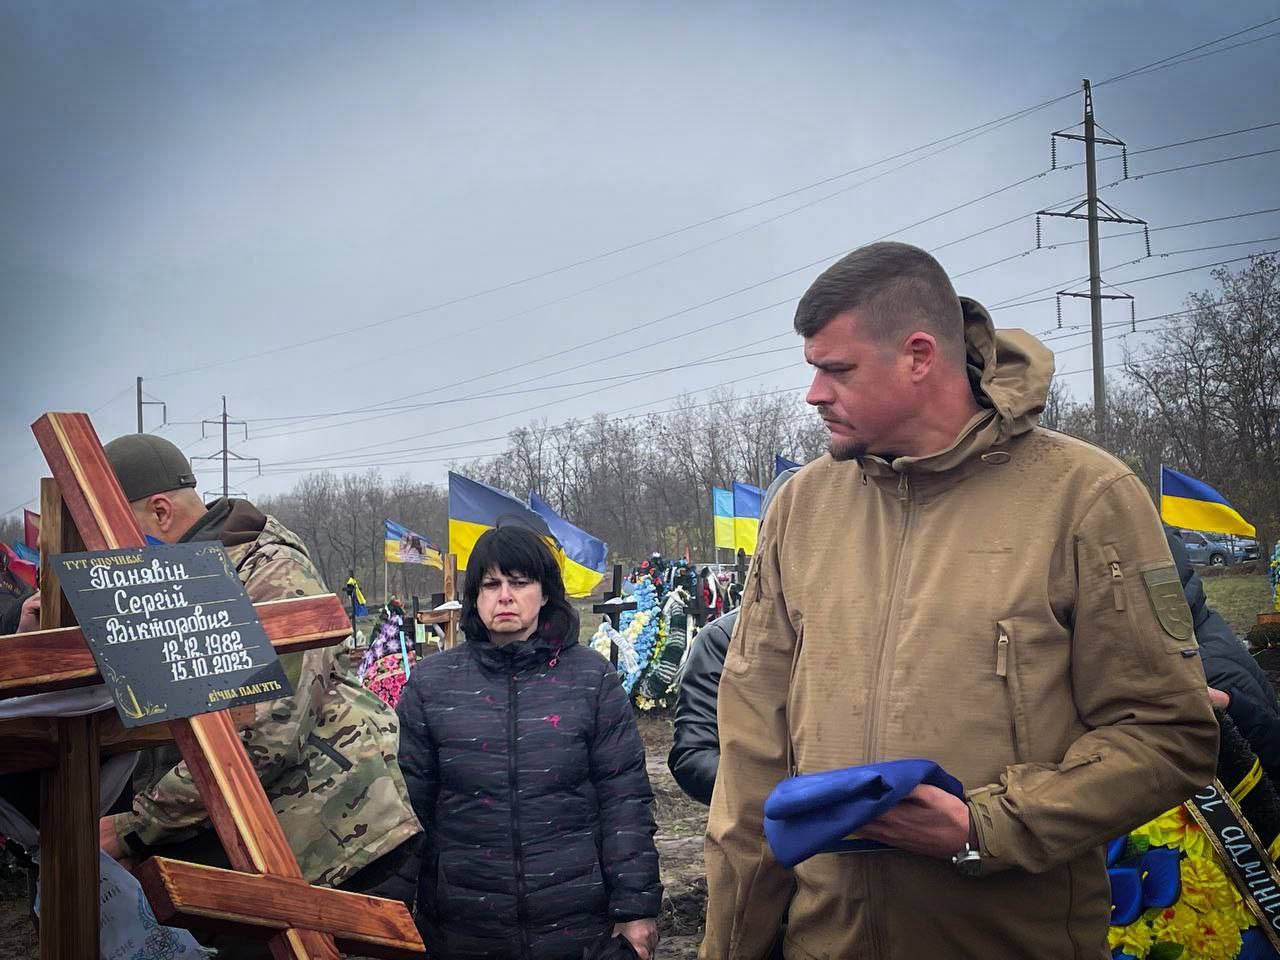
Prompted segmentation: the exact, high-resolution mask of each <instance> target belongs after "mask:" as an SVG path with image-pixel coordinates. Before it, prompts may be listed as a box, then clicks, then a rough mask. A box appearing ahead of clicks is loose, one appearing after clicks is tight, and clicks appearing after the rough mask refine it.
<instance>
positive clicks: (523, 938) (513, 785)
mask: <svg viewBox="0 0 1280 960" xmlns="http://www.w3.org/2000/svg"><path fill="white" fill-rule="evenodd" d="M510 671H511V672H510V673H508V674H507V784H508V790H509V791H510V803H511V857H512V862H513V863H514V864H515V868H516V922H517V923H519V925H520V957H521V960H530V958H531V957H532V955H533V951H532V948H531V947H530V945H529V921H528V917H527V915H526V913H527V905H526V903H525V888H524V844H523V842H522V841H521V838H520V791H519V789H518V787H517V779H518V773H517V771H518V770H519V764H518V763H517V762H516V744H517V742H518V741H519V739H520V738H519V735H518V733H517V731H516V724H517V723H518V721H519V708H520V696H519V693H518V692H517V689H516V667H515V664H514V663H513V664H511V666H510Z"/></svg>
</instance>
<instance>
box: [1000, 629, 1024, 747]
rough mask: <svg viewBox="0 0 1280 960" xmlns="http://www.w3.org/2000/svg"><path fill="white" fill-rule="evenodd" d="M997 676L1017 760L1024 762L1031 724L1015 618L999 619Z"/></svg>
mask: <svg viewBox="0 0 1280 960" xmlns="http://www.w3.org/2000/svg"><path fill="white" fill-rule="evenodd" d="M996 677H997V679H999V681H1000V682H1001V684H1002V685H1003V687H1004V696H1005V703H1006V704H1007V706H1008V709H1009V736H1010V739H1011V742H1012V743H1013V756H1014V761H1015V762H1016V763H1023V762H1025V761H1026V759H1027V756H1028V749H1027V747H1028V744H1027V737H1028V735H1029V724H1028V719H1027V713H1026V699H1025V697H1024V695H1023V693H1024V691H1023V688H1022V679H1021V677H1020V676H1019V674H1018V648H1017V645H1016V644H1015V643H1014V629H1013V621H1012V620H999V621H997V622H996Z"/></svg>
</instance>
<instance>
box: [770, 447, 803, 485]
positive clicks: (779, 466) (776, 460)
mask: <svg viewBox="0 0 1280 960" xmlns="http://www.w3.org/2000/svg"><path fill="white" fill-rule="evenodd" d="M802 466H804V464H802V463H796V462H795V461H794V460H788V459H787V458H786V457H784V456H783V455H782V454H780V453H775V454H774V455H773V478H774V479H775V480H776V479H778V477H780V476H782V475H783V474H784V473H786V472H787V471H788V470H797V469H799V468H800V467H802Z"/></svg>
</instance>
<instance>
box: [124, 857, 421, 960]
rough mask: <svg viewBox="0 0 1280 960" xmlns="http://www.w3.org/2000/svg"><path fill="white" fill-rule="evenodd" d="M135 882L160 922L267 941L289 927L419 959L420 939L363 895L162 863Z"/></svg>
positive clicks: (358, 949) (361, 949) (348, 948)
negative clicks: (332, 934)
mask: <svg viewBox="0 0 1280 960" xmlns="http://www.w3.org/2000/svg"><path fill="white" fill-rule="evenodd" d="M135 876H136V877H137V878H138V880H139V881H140V882H141V883H142V887H143V889H144V890H145V891H146V892H147V898H148V899H149V900H150V901H151V907H152V909H153V910H154V911H155V914H156V919H158V920H159V921H160V922H161V923H164V924H176V925H178V926H183V927H191V928H193V929H203V930H215V931H223V932H228V933H236V934H238V935H240V936H243V937H247V938H259V939H264V940H265V939H266V938H267V937H268V936H270V935H271V934H272V933H277V932H280V931H282V930H286V929H289V928H291V927H294V928H301V929H304V930H308V929H309V930H317V929H319V930H324V929H338V928H341V929H343V933H341V934H337V935H336V936H335V940H336V941H337V945H338V948H339V949H340V950H341V951H342V952H344V953H353V954H358V955H361V956H378V957H420V956H421V955H422V948H421V940H419V939H418V933H417V930H416V928H415V927H414V924H413V921H412V920H411V919H409V916H408V913H407V912H406V913H405V914H404V915H403V916H402V917H393V916H387V915H386V914H385V913H380V912H378V911H375V910H370V909H369V907H370V905H371V904H377V903H378V902H379V901H378V900H376V899H375V898H373V897H368V896H365V895H364V894H360V893H347V892H345V891H342V890H330V889H325V888H321V887H309V886H307V884H306V882H305V881H301V880H286V879H283V878H280V877H269V876H267V877H252V876H246V875H244V874H241V873H236V872H235V871H233V870H218V869H216V868H214V867H204V866H198V865H196V864H191V863H181V862H178V861H175V860H167V859H164V858H162V857H155V858H152V859H150V860H148V861H146V862H145V863H143V864H142V865H141V866H140V867H139V868H138V869H137V870H136V871H135Z"/></svg>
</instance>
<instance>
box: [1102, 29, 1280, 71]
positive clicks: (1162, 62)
mask: <svg viewBox="0 0 1280 960" xmlns="http://www.w3.org/2000/svg"><path fill="white" fill-rule="evenodd" d="M1273 23H1280V17H1272V18H1271V19H1270V20H1263V21H1262V22H1261V23H1255V24H1254V25H1253V26H1250V27H1245V28H1244V29H1242V30H1237V31H1235V32H1234V33H1228V34H1227V35H1226V36H1222V37H1217V38H1216V39H1213V40H1206V41H1205V42H1204V43H1201V44H1197V45H1196V46H1194V47H1191V48H1189V49H1187V50H1183V51H1182V52H1181V53H1174V54H1170V55H1169V56H1167V57H1161V58H1160V59H1159V60H1153V61H1151V63H1148V64H1144V65H1143V66H1141V67H1134V68H1133V69H1132V70H1127V71H1125V72H1124V73H1117V74H1116V75H1115V76H1113V77H1108V78H1107V79H1105V80H1100V81H1099V82H1097V83H1095V84H1094V87H1101V86H1102V85H1103V84H1107V83H1119V82H1120V81H1122V80H1128V79H1129V78H1130V77H1136V76H1139V75H1140V74H1144V73H1155V72H1156V71H1157V70H1163V69H1165V68H1167V67H1176V66H1181V64H1182V63H1189V62H1190V61H1191V60H1199V59H1201V57H1207V56H1212V55H1213V54H1215V53H1224V52H1225V51H1226V50H1230V49H1234V48H1235V46H1241V47H1242V46H1244V45H1245V44H1244V43H1240V44H1236V45H1234V46H1233V47H1223V48H1220V49H1218V50H1211V51H1209V53H1204V54H1200V56H1198V57H1188V58H1187V59H1186V60H1182V59H1180V58H1182V57H1187V55H1188V54H1192V53H1195V52H1196V51H1198V50H1204V49H1205V48H1206V47H1212V46H1214V45H1215V44H1219V43H1223V42H1225V41H1227V40H1234V39H1235V38H1236V37H1240V36H1244V35H1245V34H1246V33H1252V32H1253V31H1254V30H1261V29H1262V28H1263V27H1269V26H1271V25H1272V24H1273ZM1276 35H1277V34H1270V35H1269V36H1276ZM1266 39H1267V37H1255V38H1254V39H1253V40H1248V41H1245V43H1256V42H1257V41H1259V40H1266ZM1173 61H1176V62H1173Z"/></svg>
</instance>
